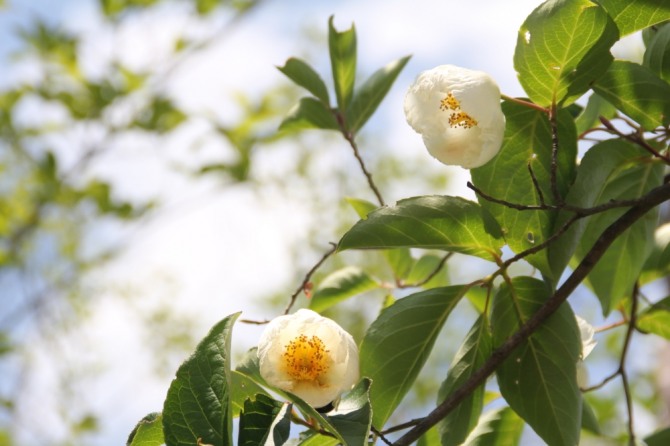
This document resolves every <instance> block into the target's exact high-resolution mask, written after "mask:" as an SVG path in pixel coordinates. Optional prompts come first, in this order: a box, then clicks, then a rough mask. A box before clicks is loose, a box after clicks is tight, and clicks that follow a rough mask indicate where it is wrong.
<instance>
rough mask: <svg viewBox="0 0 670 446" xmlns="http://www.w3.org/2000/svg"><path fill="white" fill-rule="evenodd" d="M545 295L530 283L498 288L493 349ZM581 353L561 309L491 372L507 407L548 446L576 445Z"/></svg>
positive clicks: (569, 317)
mask: <svg viewBox="0 0 670 446" xmlns="http://www.w3.org/2000/svg"><path fill="white" fill-rule="evenodd" d="M512 287H513V288H512ZM549 295H550V289H549V288H548V286H547V285H546V284H545V283H543V282H541V281H539V280H537V279H533V278H531V277H515V278H514V279H512V282H511V286H510V285H508V284H504V285H503V286H502V287H501V289H500V291H499V292H498V294H497V295H496V296H495V298H494V301H493V310H492V317H491V323H492V326H493V342H494V345H495V346H498V345H501V344H502V343H503V342H504V341H505V340H506V339H507V338H509V337H510V336H511V335H512V334H514V333H515V332H516V331H517V330H518V329H519V327H520V326H521V324H522V323H525V322H526V321H527V320H528V319H529V318H530V316H532V315H533V314H534V313H535V312H536V311H537V310H538V309H539V308H540V307H541V306H542V305H543V304H544V303H545V301H546V300H547V299H548V297H549ZM581 350H582V343H581V338H580V334H579V328H578V327H577V321H576V319H575V315H574V313H573V312H572V310H571V309H570V306H569V305H567V304H563V305H562V306H561V307H560V308H559V309H558V311H556V312H555V313H554V314H553V315H552V316H551V317H550V318H549V319H547V321H546V322H545V323H544V324H543V325H542V326H541V327H540V328H539V329H537V330H536V331H535V332H534V333H533V334H532V335H531V336H530V338H529V339H528V340H527V341H524V342H523V343H522V344H521V345H520V346H519V347H517V348H516V349H515V350H514V351H513V352H512V354H511V355H510V356H509V357H508V358H507V359H506V360H505V361H504V362H503V363H502V365H501V366H500V367H498V369H497V370H496V376H497V378H498V385H499V386H500V392H501V393H502V395H503V397H504V398H505V400H506V401H507V403H508V404H509V405H510V407H511V408H512V409H513V410H514V411H515V412H516V413H517V414H518V415H519V416H520V417H521V418H523V419H524V420H525V421H526V422H527V423H528V424H529V425H530V426H531V427H532V428H533V430H534V431H535V432H536V433H537V434H538V435H539V436H540V437H542V439H543V440H544V441H545V442H547V443H548V444H549V445H550V446H554V445H557V446H568V445H569V446H574V445H576V444H579V433H580V427H581V413H582V407H581V404H582V395H581V393H580V391H579V387H578V385H577V368H576V364H577V360H578V359H579V357H580V355H581Z"/></svg>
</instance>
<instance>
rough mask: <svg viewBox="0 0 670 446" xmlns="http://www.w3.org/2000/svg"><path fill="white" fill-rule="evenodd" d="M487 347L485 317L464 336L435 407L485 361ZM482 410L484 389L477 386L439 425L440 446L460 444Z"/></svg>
mask: <svg viewBox="0 0 670 446" xmlns="http://www.w3.org/2000/svg"><path fill="white" fill-rule="evenodd" d="M491 346H492V340H491V333H490V332H489V327H488V320H487V319H486V317H485V316H480V317H479V319H477V321H476V322H475V324H474V325H473V326H472V328H471V329H470V332H469V333H468V334H467V335H466V337H465V341H463V344H462V345H461V347H460V348H459V349H458V352H457V353H456V356H455V357H454V360H453V362H452V363H451V366H450V367H449V374H448V375H447V379H446V380H445V381H444V382H443V383H442V386H441V387H440V391H439V393H438V397H437V404H440V403H441V402H442V401H444V399H445V398H446V397H447V396H449V395H450V394H451V393H452V392H453V391H454V390H456V389H458V388H459V387H461V386H462V385H463V384H464V383H465V382H466V381H467V380H468V379H469V378H470V377H472V374H473V373H474V372H475V371H477V370H478V369H479V368H480V367H481V366H482V365H483V364H484V362H486V360H487V359H489V356H490V355H491ZM483 407H484V385H481V386H479V387H477V388H476V389H475V390H474V391H473V392H472V393H470V395H468V396H467V397H466V398H465V399H463V400H462V401H461V402H460V403H459V404H458V407H456V409H455V410H453V411H451V412H450V413H449V415H447V416H446V417H445V418H444V419H443V420H442V421H441V422H440V424H439V426H440V435H441V438H442V446H458V445H460V444H462V443H463V441H465V439H466V438H467V436H468V434H469V433H470V432H471V431H472V429H473V428H474V427H475V426H476V425H477V421H478V420H479V415H480V414H481V413H482V408H483Z"/></svg>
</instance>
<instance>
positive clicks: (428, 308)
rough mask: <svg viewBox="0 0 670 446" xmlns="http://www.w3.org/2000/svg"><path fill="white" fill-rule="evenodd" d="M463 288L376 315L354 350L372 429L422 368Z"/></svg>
mask: <svg viewBox="0 0 670 446" xmlns="http://www.w3.org/2000/svg"><path fill="white" fill-rule="evenodd" d="M465 291H466V288H465V287H462V286H453V287H445V288H433V289H430V290H426V291H422V292H420V293H416V294H412V295H410V296H407V297H404V298H402V299H399V300H397V301H396V302H395V303H394V304H393V305H391V306H390V307H387V308H385V309H384V310H382V312H381V314H380V315H379V317H378V318H377V319H376V320H375V321H374V322H373V323H372V324H371V325H370V327H369V328H368V331H367V333H366V334H365V337H364V338H363V342H362V343H361V346H360V357H361V375H363V376H367V377H369V378H370V379H372V382H373V385H372V389H371V392H370V401H371V403H372V414H373V418H372V420H373V425H374V426H375V427H377V428H378V429H380V428H382V426H383V425H384V423H385V422H386V420H388V418H389V416H391V414H392V413H393V411H394V410H395V408H396V407H398V405H399V404H400V402H401V401H402V398H403V397H404V396H405V394H406V393H407V391H408V390H409V388H410V386H411V385H412V383H413V382H414V380H415V379H416V377H417V375H418V374H419V371H420V370H421V368H422V367H423V365H424V363H425V362H426V359H427V358H428V355H429V354H430V351H431V350H432V348H433V345H434V344H435V340H436V339H437V336H438V334H439V333H440V330H441V329H442V326H443V325H444V322H445V321H446V319H447V316H448V315H449V313H450V312H451V310H452V309H453V308H454V306H455V305H456V304H457V303H458V301H459V300H460V298H461V297H462V296H463V294H464V293H465Z"/></svg>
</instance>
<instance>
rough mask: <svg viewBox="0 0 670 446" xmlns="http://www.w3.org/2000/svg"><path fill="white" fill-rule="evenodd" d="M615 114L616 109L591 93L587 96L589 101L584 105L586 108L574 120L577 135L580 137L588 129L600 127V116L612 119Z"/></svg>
mask: <svg viewBox="0 0 670 446" xmlns="http://www.w3.org/2000/svg"><path fill="white" fill-rule="evenodd" d="M616 114H617V110H616V107H614V106H613V105H612V104H610V103H609V102H607V101H606V100H605V99H603V97H602V96H599V95H597V94H596V93H593V94H592V95H591V96H589V101H588V102H587V103H586V107H585V108H584V110H583V111H582V113H580V115H579V116H578V117H577V119H576V120H575V124H576V125H577V133H579V134H580V135H581V134H582V133H584V132H585V131H587V130H589V129H592V128H594V127H598V126H601V125H602V124H601V122H600V117H601V116H602V117H604V118H606V119H612V118H614V117H615V116H616Z"/></svg>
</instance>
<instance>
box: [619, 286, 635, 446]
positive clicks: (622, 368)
mask: <svg viewBox="0 0 670 446" xmlns="http://www.w3.org/2000/svg"><path fill="white" fill-rule="evenodd" d="M638 290H639V285H638V283H635V286H634V287H633V295H632V296H631V297H632V299H631V306H630V320H629V321H628V330H626V339H625V340H624V344H623V351H622V352H621V362H620V363H619V373H620V374H621V384H622V385H623V393H624V395H625V397H626V409H627V410H628V444H629V446H635V428H634V421H633V398H632V395H631V391H630V386H629V385H628V373H627V372H626V358H627V356H628V349H629V348H630V342H631V339H632V338H633V332H634V331H635V323H636V320H637V314H636V313H637V300H638Z"/></svg>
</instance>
